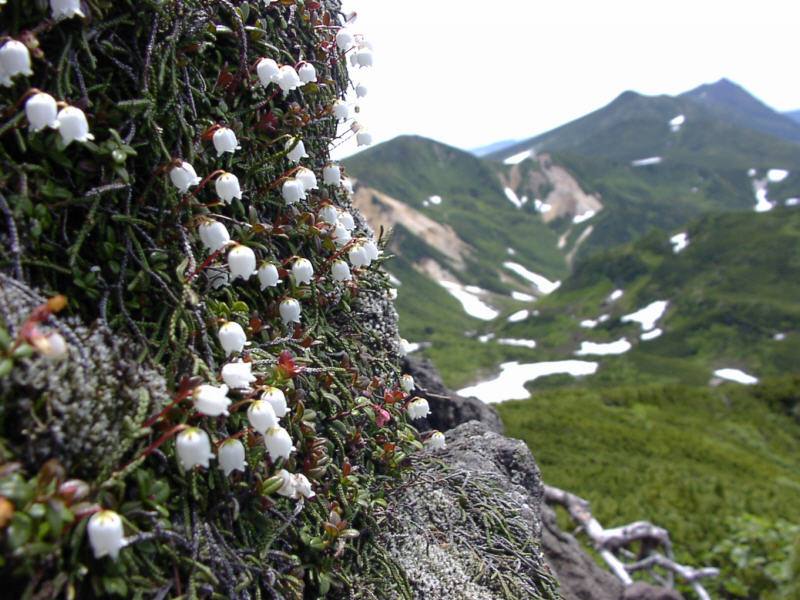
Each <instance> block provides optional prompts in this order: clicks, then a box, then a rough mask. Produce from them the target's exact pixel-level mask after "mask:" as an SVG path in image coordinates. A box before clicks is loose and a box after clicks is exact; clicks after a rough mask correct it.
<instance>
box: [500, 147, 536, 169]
mask: <svg viewBox="0 0 800 600" xmlns="http://www.w3.org/2000/svg"><path fill="white" fill-rule="evenodd" d="M533 155H534V152H533V148H530V149H529V150H523V151H522V152H518V153H517V154H514V155H512V156H509V157H508V158H507V159H505V160H504V161H503V164H505V165H518V164H519V163H521V162H522V161H523V160H525V159H526V158H530V157H531V156H533Z"/></svg>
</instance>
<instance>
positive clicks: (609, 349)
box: [575, 337, 632, 356]
mask: <svg viewBox="0 0 800 600" xmlns="http://www.w3.org/2000/svg"><path fill="white" fill-rule="evenodd" d="M631 348H632V346H631V343H630V342H629V341H628V340H627V339H626V338H624V337H623V338H619V339H618V340H617V341H616V342H608V343H595V342H581V347H580V350H576V351H575V356H588V355H590V354H599V355H606V354H624V353H625V352H627V351H628V350H630V349H631Z"/></svg>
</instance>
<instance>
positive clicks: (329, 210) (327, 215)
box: [319, 167, 339, 225]
mask: <svg viewBox="0 0 800 600" xmlns="http://www.w3.org/2000/svg"><path fill="white" fill-rule="evenodd" d="M326 168H327V167H326ZM337 168H338V167H337ZM319 219H320V221H322V222H323V223H327V224H328V225H335V224H336V222H337V221H338V220H339V211H338V210H336V207H335V206H333V205H332V204H326V205H325V206H323V207H322V208H321V209H320V211H319Z"/></svg>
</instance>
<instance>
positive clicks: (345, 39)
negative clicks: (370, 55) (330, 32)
mask: <svg viewBox="0 0 800 600" xmlns="http://www.w3.org/2000/svg"><path fill="white" fill-rule="evenodd" d="M355 43H356V38H355V36H354V35H353V34H352V32H351V31H350V30H349V29H345V28H344V27H343V28H342V29H340V30H339V31H337V32H336V46H338V48H339V50H341V51H342V52H347V51H348V50H350V49H351V48H352V47H353V46H354V45H355Z"/></svg>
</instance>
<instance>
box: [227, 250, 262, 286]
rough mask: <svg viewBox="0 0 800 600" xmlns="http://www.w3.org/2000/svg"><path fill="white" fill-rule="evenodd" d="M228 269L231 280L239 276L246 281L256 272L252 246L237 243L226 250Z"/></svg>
mask: <svg viewBox="0 0 800 600" xmlns="http://www.w3.org/2000/svg"><path fill="white" fill-rule="evenodd" d="M228 269H229V270H230V272H231V281H236V280H237V279H238V278H240V277H241V278H242V279H244V280H245V281H247V280H248V279H250V276H251V275H255V273H256V253H255V252H253V249H252V248H248V247H247V246H242V245H241V244H237V245H236V246H234V247H233V249H232V250H231V251H230V252H228Z"/></svg>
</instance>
